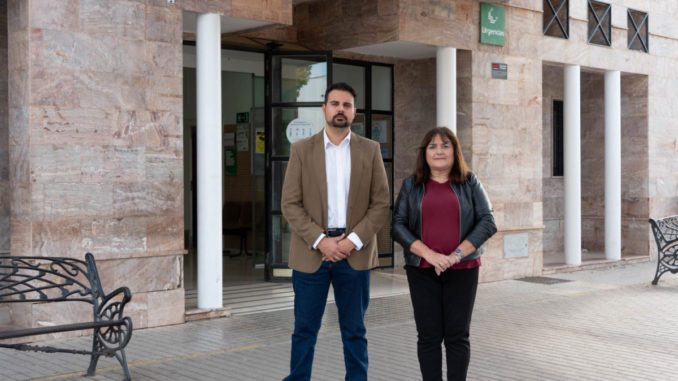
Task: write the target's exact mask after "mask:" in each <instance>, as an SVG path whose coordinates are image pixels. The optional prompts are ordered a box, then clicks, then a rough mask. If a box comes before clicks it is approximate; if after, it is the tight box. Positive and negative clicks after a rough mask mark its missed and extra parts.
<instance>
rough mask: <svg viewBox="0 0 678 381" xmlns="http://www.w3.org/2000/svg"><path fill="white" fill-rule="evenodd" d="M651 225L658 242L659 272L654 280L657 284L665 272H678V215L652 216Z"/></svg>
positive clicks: (653, 282)
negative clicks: (653, 217) (655, 217)
mask: <svg viewBox="0 0 678 381" xmlns="http://www.w3.org/2000/svg"><path fill="white" fill-rule="evenodd" d="M650 226H652V233H653V234H654V239H655V241H656V242H657V255H658V258H657V272H656V273H655V275H654V280H653V281H652V284H654V285H656V284H657V282H659V278H660V277H661V276H662V274H664V273H665V272H668V271H670V272H671V273H672V274H675V273H678V215H677V216H669V217H664V218H660V219H657V220H653V219H652V218H650Z"/></svg>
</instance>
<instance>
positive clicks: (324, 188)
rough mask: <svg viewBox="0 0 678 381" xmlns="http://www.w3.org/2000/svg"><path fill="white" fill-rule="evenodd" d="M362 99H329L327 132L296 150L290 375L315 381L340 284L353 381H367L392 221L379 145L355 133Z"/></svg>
mask: <svg viewBox="0 0 678 381" xmlns="http://www.w3.org/2000/svg"><path fill="white" fill-rule="evenodd" d="M355 96H356V94H355V91H354V90H353V88H351V86H349V85H347V84H345V83H336V84H334V85H332V86H330V87H329V88H328V89H327V91H326V92H325V103H324V104H323V106H322V109H323V113H324V114H325V121H326V123H325V129H324V130H323V131H321V132H319V133H317V134H315V135H313V136H311V137H309V138H306V139H303V140H301V141H299V142H297V143H294V144H292V148H291V153H290V161H289V163H288V165H287V171H286V173H285V181H284V183H283V190H282V213H283V216H285V219H286V220H287V221H288V223H289V224H290V227H291V228H292V241H291V243H290V256H289V266H290V267H291V268H292V269H293V272H292V284H293V287H294V334H293V335H292V355H291V361H290V375H289V376H288V377H287V378H285V380H310V379H311V368H312V365H313V352H314V350H315V343H316V339H317V336H318V330H319V329H320V322H321V319H322V316H323V313H324V312H325V304H326V303H327V293H328V290H329V287H330V284H332V287H333V289H334V299H335V303H336V305H337V310H338V311H339V327H340V329H341V339H342V342H343V344H344V363H345V365H346V380H366V379H367V339H366V338H365V323H364V317H365V311H366V310H367V306H368V304H369V300H370V295H369V292H370V271H369V270H370V269H373V268H374V267H376V266H377V265H378V255H377V239H376V234H377V232H378V231H379V230H380V229H381V228H382V227H383V226H384V223H385V222H386V221H387V219H388V213H389V191H388V180H387V179H386V171H385V170H384V163H383V161H382V158H381V151H380V149H379V144H378V143H377V142H374V141H372V140H369V139H365V138H363V137H361V136H359V135H356V134H353V133H351V122H353V118H354V117H355Z"/></svg>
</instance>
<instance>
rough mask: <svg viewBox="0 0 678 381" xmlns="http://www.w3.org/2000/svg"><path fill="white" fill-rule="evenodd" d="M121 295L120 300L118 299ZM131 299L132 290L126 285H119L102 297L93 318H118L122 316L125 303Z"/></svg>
mask: <svg viewBox="0 0 678 381" xmlns="http://www.w3.org/2000/svg"><path fill="white" fill-rule="evenodd" d="M119 295H122V300H118V299H117V298H118V297H119ZM130 300H132V292H131V291H130V290H129V288H127V287H120V288H117V289H116V290H114V291H113V292H111V293H109V294H108V295H106V296H105V297H103V298H102V300H101V304H100V305H99V309H98V311H97V316H96V317H95V318H99V319H102V318H105V319H106V320H120V319H122V318H123V315H122V314H123V310H124V308H125V304H127V302H129V301H130Z"/></svg>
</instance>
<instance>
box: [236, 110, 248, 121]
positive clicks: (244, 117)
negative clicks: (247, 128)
mask: <svg viewBox="0 0 678 381" xmlns="http://www.w3.org/2000/svg"><path fill="white" fill-rule="evenodd" d="M249 121H250V113H249V112H237V113H235V122H236V123H247V122H249Z"/></svg>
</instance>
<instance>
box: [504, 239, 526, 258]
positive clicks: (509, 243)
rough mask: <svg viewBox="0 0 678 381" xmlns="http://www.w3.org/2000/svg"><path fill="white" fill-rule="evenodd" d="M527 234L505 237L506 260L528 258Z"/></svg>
mask: <svg viewBox="0 0 678 381" xmlns="http://www.w3.org/2000/svg"><path fill="white" fill-rule="evenodd" d="M527 242H528V235H527V233H519V234H507V235H505V236H504V258H527V257H528V256H529V255H528V253H527Z"/></svg>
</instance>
